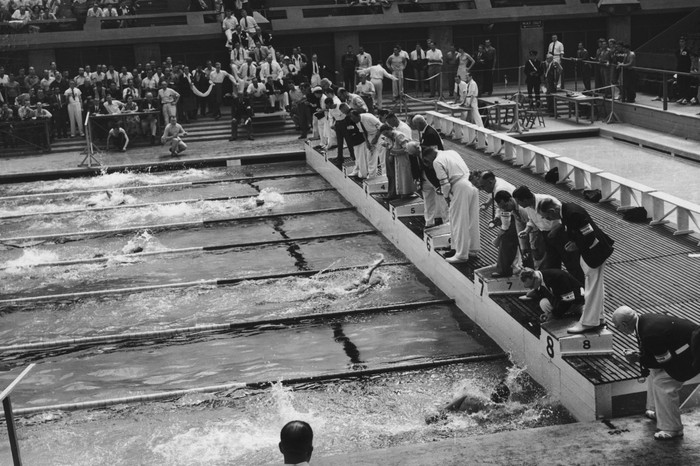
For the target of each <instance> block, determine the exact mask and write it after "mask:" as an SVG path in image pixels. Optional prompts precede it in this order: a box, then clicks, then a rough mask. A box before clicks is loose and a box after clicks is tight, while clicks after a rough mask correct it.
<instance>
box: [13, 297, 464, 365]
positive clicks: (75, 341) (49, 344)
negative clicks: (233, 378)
mask: <svg viewBox="0 0 700 466" xmlns="http://www.w3.org/2000/svg"><path fill="white" fill-rule="evenodd" d="M452 303H454V300H453V299H449V298H445V299H432V300H425V301H413V302H407V303H394V304H386V305H382V306H373V307H365V308H358V309H351V310H345V311H336V312H327V313H318V314H303V315H298V316H293V317H281V318H274V319H263V320H253V321H247V322H229V323H225V324H208V325H197V326H194V327H180V328H173V329H165V330H149V331H144V332H129V333H121V334H112V335H96V336H91V337H82V338H65V339H59V340H48V341H38V342H31V343H18V344H16V345H8V346H0V352H5V353H10V352H15V351H28V350H41V349H46V348H56V347H61V346H74V345H80V346H83V345H100V344H106V343H116V342H122V341H133V340H147V339H163V338H171V337H174V336H177V335H186V334H193V333H196V334H203V333H220V332H226V331H230V330H238V329H248V328H258V329H259V330H278V329H279V328H280V327H274V326H287V325H292V324H299V323H302V322H304V321H317V320H323V321H325V320H331V319H337V318H340V317H347V316H351V315H356V314H372V313H381V312H389V311H399V310H405V309H414V308H417V307H423V306H435V305H443V304H452ZM266 327H267V328H266ZM282 328H286V327H282Z"/></svg>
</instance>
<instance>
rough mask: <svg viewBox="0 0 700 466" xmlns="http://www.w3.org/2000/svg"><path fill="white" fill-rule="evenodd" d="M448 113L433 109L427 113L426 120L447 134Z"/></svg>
mask: <svg viewBox="0 0 700 466" xmlns="http://www.w3.org/2000/svg"><path fill="white" fill-rule="evenodd" d="M446 118H447V115H444V114H442V113H440V112H436V111H433V110H430V111H428V112H426V113H425V121H426V122H427V123H428V124H429V125H430V126H432V127H433V128H435V129H436V130H437V131H439V132H440V133H442V134H443V135H445V136H446V135H447V134H446V133H445V130H446V126H447V124H446V123H447V121H446Z"/></svg>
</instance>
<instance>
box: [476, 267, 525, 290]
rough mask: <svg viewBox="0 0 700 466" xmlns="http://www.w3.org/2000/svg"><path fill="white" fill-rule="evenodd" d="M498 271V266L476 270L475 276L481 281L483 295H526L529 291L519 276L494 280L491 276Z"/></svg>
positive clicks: (514, 275)
mask: <svg viewBox="0 0 700 466" xmlns="http://www.w3.org/2000/svg"><path fill="white" fill-rule="evenodd" d="M495 271H496V265H489V266H486V267H482V268H480V269H476V270H475V271H474V275H475V276H476V277H477V278H478V279H479V286H481V289H482V291H481V295H482V296H483V295H484V294H486V295H497V294H501V295H503V294H525V293H526V292H527V291H528V290H527V288H525V287H524V286H523V282H522V281H521V280H520V278H519V277H518V275H516V274H513V275H512V276H510V277H503V278H492V277H491V274H492V273H494V272H495Z"/></svg>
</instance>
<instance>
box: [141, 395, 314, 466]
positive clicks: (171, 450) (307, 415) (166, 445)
mask: <svg viewBox="0 0 700 466" xmlns="http://www.w3.org/2000/svg"><path fill="white" fill-rule="evenodd" d="M253 404H255V405H257V407H258V408H259V411H258V412H259V414H260V415H259V417H253V418H242V419H241V418H239V419H232V420H227V421H224V422H220V421H219V422H210V423H207V424H206V425H204V426H202V427H196V428H190V429H189V430H187V431H186V432H184V433H180V434H176V435H173V436H172V437H170V438H168V439H166V440H164V439H162V438H161V436H158V435H154V436H153V437H152V438H151V439H150V444H151V448H152V450H153V452H154V453H155V454H156V455H158V456H159V457H161V459H162V460H163V462H164V463H163V464H188V465H200V464H201V465H210V464H224V463H222V461H227V462H233V461H235V460H237V459H240V458H243V457H247V456H249V455H251V454H254V453H256V452H258V451H260V450H265V449H269V447H270V446H271V445H276V444H277V442H279V431H280V429H281V427H282V426H283V425H284V424H286V423H287V422H288V421H289V420H292V419H294V420H302V421H306V422H308V423H309V424H311V425H313V426H314V428H315V429H317V430H319V431H322V430H323V429H324V427H325V421H324V419H323V418H322V417H319V416H318V415H315V414H314V413H313V412H312V411H309V412H303V411H300V410H298V409H297V408H296V407H295V406H294V404H295V397H294V393H293V392H292V390H291V389H289V388H285V387H283V386H282V384H281V383H276V384H275V385H273V386H272V388H270V390H269V392H268V393H267V394H265V395H264V396H263V397H261V399H258V400H255V401H254V402H253ZM225 464H230V463H225Z"/></svg>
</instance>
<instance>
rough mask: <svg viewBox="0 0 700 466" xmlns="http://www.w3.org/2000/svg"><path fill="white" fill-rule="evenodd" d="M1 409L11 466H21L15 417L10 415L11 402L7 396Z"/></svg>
mask: <svg viewBox="0 0 700 466" xmlns="http://www.w3.org/2000/svg"><path fill="white" fill-rule="evenodd" d="M2 407H3V409H4V411H5V422H6V423H7V436H8V437H9V440H10V450H12V464H13V465H14V466H22V458H21V457H20V454H19V443H18V442H17V430H16V429H15V417H14V415H13V414H12V402H11V401H10V397H9V396H8V397H7V398H5V399H4V400H2Z"/></svg>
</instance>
